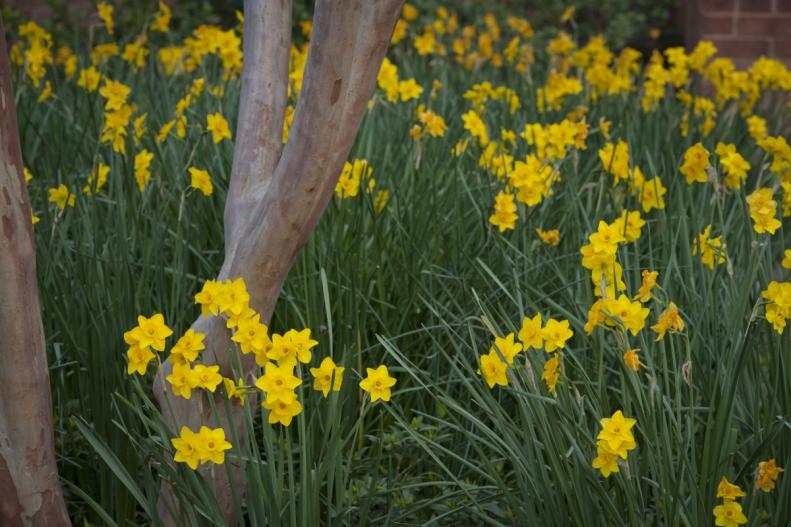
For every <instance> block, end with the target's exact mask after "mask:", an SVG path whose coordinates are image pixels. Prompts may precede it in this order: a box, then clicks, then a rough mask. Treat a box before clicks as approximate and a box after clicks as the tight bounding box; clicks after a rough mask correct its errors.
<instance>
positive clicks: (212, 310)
mask: <svg viewBox="0 0 791 527" xmlns="http://www.w3.org/2000/svg"><path fill="white" fill-rule="evenodd" d="M195 303H196V304H199V305H200V309H201V315H202V316H204V317H220V318H221V319H222V320H223V321H224V322H225V325H226V327H227V328H228V329H229V330H230V331H231V333H232V334H231V341H232V342H233V343H235V344H236V346H238V349H239V351H240V352H241V353H242V354H243V355H248V354H252V355H253V357H254V359H255V363H256V364H257V365H258V366H261V367H262V368H263V374H262V375H260V376H259V377H258V378H257V379H256V380H255V382H254V383H253V385H252V386H248V385H246V384H245V380H244V379H243V378H239V379H233V378H230V377H224V376H223V375H222V374H221V372H220V366H219V365H206V364H202V363H200V362H199V361H200V354H201V352H202V351H203V350H205V349H206V345H205V343H204V339H205V335H204V334H203V333H199V332H197V331H195V330H193V329H192V328H190V329H188V330H187V331H186V332H185V333H184V335H182V336H181V337H180V338H179V339H178V341H177V342H176V343H175V345H174V346H173V347H172V349H171V350H170V354H169V357H168V358H169V361H170V364H171V365H172V370H171V372H170V374H169V375H168V376H167V377H166V381H167V383H168V384H169V385H170V389H171V392H172V393H173V395H174V396H176V397H182V398H184V399H190V398H191V397H192V395H193V391H194V390H205V391H206V392H209V393H212V394H213V393H215V392H216V391H217V388H218V387H219V386H220V385H222V386H223V388H224V390H225V395H226V396H227V397H228V399H231V400H234V399H235V400H238V402H239V404H241V405H244V404H245V400H246V398H247V396H249V395H250V394H252V393H254V391H255V389H256V388H257V389H258V390H260V391H261V392H262V393H263V394H264V399H263V402H262V403H261V405H262V406H263V408H264V409H265V410H267V411H268V421H269V423H270V424H276V423H280V424H282V425H283V426H289V425H290V424H291V422H292V420H293V418H294V417H295V416H297V415H299V414H300V413H301V412H302V409H303V408H302V403H301V402H300V400H299V394H298V393H297V388H298V387H299V386H301V385H302V375H301V367H302V366H301V365H303V364H305V365H307V364H310V363H311V361H312V359H313V352H312V349H313V348H314V347H315V346H316V345H317V344H318V342H317V341H316V340H313V339H311V338H310V329H302V330H296V329H289V330H288V331H286V332H285V333H283V334H278V333H272V334H271V335H270V333H269V328H268V327H267V326H266V325H265V324H264V323H262V322H261V321H260V319H261V316H260V314H258V313H256V312H255V310H253V309H252V308H251V307H250V294H249V293H248V291H247V286H246V284H245V282H244V280H243V279H242V278H237V279H235V280H224V281H221V280H207V281H206V282H205V283H204V284H203V287H202V289H201V291H199V292H198V293H197V294H196V295H195ZM172 334H173V331H172V330H171V329H170V328H168V327H167V325H165V320H164V317H163V316H162V315H161V314H155V315H153V316H152V317H150V318H147V317H144V316H140V317H138V325H137V326H135V327H134V328H132V329H131V330H129V331H127V332H126V333H124V340H125V342H126V343H127V344H128V345H129V350H128V351H127V358H128V366H127V373H128V374H129V375H132V374H138V375H145V373H146V370H147V368H148V365H149V364H150V363H151V362H152V361H153V360H154V359H157V362H160V361H159V359H158V358H157V356H156V355H155V353H154V351H156V352H164V351H165V346H166V345H165V340H166V339H167V337H169V336H171V335H172ZM152 350H154V351H152ZM344 371H345V368H344V367H343V366H339V365H337V364H335V362H334V361H333V360H332V358H331V357H325V358H324V359H323V360H322V361H321V363H320V364H319V366H318V367H315V368H310V374H311V376H312V377H313V389H314V390H316V391H319V392H321V393H322V394H323V396H324V397H325V398H326V397H328V396H329V394H330V392H331V391H332V392H338V391H340V389H341V385H342V382H343V375H344ZM395 383H396V379H395V378H393V377H391V376H390V374H389V372H388V369H387V366H384V365H380V366H379V367H378V368H375V369H373V368H368V369H367V376H366V378H365V379H363V380H362V381H361V382H360V388H361V389H362V390H363V391H365V392H366V393H368V394H369V395H370V400H371V401H372V402H374V401H377V400H380V399H381V400H383V401H389V400H390V395H391V389H392V387H393V386H394V385H395ZM172 442H173V446H174V447H175V448H176V456H175V458H174V459H175V460H176V461H177V462H183V463H186V464H188V465H189V466H190V468H192V469H196V468H197V467H198V465H199V464H201V463H206V462H213V463H218V464H219V463H222V462H223V459H224V451H225V450H228V449H230V448H231V445H230V443H228V442H227V441H225V435H224V431H223V429H221V428H220V429H215V430H211V429H209V428H207V427H205V426H204V427H201V429H200V430H199V431H198V432H197V433H196V432H194V431H192V430H191V429H189V428H187V427H183V428H182V429H181V432H180V437H179V438H175V439H173V440H172Z"/></svg>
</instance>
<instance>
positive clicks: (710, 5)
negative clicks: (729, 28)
mask: <svg viewBox="0 0 791 527" xmlns="http://www.w3.org/2000/svg"><path fill="white" fill-rule="evenodd" d="M735 7H736V0H700V8H701V9H702V10H703V11H705V12H708V11H733V9H734V8H735Z"/></svg>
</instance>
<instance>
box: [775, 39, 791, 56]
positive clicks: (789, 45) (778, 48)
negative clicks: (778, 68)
mask: <svg viewBox="0 0 791 527" xmlns="http://www.w3.org/2000/svg"><path fill="white" fill-rule="evenodd" d="M774 55H775V57H781V58H783V59H791V38H778V39H777V40H775V53H774Z"/></svg>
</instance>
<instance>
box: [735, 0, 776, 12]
mask: <svg viewBox="0 0 791 527" xmlns="http://www.w3.org/2000/svg"><path fill="white" fill-rule="evenodd" d="M771 10H772V0H741V2H739V11H744V12H746V13H759V12H760V13H768V12H770V11H771Z"/></svg>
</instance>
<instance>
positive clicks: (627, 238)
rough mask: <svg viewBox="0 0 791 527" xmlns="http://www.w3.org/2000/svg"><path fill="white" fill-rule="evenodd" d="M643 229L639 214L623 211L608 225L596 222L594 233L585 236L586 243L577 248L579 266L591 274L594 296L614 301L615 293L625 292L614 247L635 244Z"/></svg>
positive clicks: (616, 250)
mask: <svg viewBox="0 0 791 527" xmlns="http://www.w3.org/2000/svg"><path fill="white" fill-rule="evenodd" d="M644 225H645V220H643V219H642V217H640V212H639V211H624V212H623V213H622V214H621V216H620V217H619V218H617V219H616V220H615V221H613V222H612V223H609V224H608V223H607V222H606V221H599V224H598V226H597V228H596V231H595V232H593V233H591V234H590V235H589V236H588V243H587V244H586V245H583V246H582V247H581V248H580V253H582V266H583V267H584V268H585V269H588V270H589V271H590V272H591V280H592V281H593V291H594V294H595V295H596V296H599V297H603V298H614V297H615V294H616V292H618V291H623V290H625V289H626V284H625V283H624V281H623V268H622V267H621V264H620V263H618V247H619V245H620V244H630V243H634V242H635V241H637V240H638V239H639V238H640V234H641V230H642V228H643V226H644Z"/></svg>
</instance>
